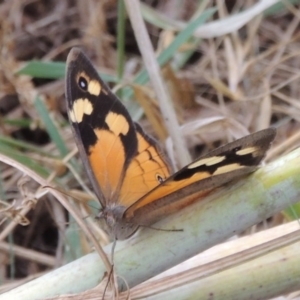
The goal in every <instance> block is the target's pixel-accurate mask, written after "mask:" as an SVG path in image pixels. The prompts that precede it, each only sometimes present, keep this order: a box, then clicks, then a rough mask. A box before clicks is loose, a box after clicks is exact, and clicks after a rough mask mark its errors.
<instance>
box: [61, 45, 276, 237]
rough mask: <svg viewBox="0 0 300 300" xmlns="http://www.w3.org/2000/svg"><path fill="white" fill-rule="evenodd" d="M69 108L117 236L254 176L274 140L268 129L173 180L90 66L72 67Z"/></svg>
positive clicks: (72, 59) (83, 60) (152, 144)
mask: <svg viewBox="0 0 300 300" xmlns="http://www.w3.org/2000/svg"><path fill="white" fill-rule="evenodd" d="M66 98H67V108H68V114H69V118H70V121H71V123H72V128H73V130H74V136H75V139H76V142H77V146H78V149H79V153H80V156H81V159H82V160H83V163H84V165H85V169H86V171H87V174H88V177H89V179H90V180H91V183H92V185H93V189H94V191H95V193H96V196H97V198H98V199H99V201H100V203H101V205H102V209H101V212H100V214H99V216H100V217H102V218H103V219H105V221H106V224H107V226H108V230H109V232H110V234H111V235H112V236H113V237H114V238H116V239H126V238H128V237H130V236H131V235H132V234H133V233H134V232H135V231H136V230H137V229H138V227H139V226H149V225H151V224H152V223H153V222H155V221H157V220H159V219H160V218H162V217H163V216H165V215H168V214H170V213H173V212H176V211H178V210H180V209H182V208H183V207H185V206H187V205H189V204H190V203H191V202H193V201H195V200H196V199H199V198H202V197H204V196H205V195H207V194H208V193H209V192H210V191H211V190H212V189H214V188H216V187H219V186H221V185H223V184H225V183H227V182H229V181H231V180H233V179H236V178H239V177H240V176H242V175H245V174H247V173H250V172H253V171H254V170H255V169H256V168H257V165H258V164H259V162H260V161H261V159H262V158H263V157H264V154H265V152H266V151H267V149H268V148H269V146H270V143H271V141H272V140H273V139H274V136H275V129H271V128H269V129H266V130H263V131H260V132H258V133H255V134H253V135H250V136H247V137H245V138H242V139H240V140H237V141H235V142H233V143H230V144H228V145H225V146H223V147H220V148H218V149H216V150H214V151H212V152H210V153H208V154H207V155H205V156H202V157H201V158H199V159H197V160H196V161H195V162H192V163H191V164H189V165H187V166H186V167H184V168H183V169H181V170H179V171H178V172H176V173H175V174H173V175H171V168H170V166H169V163H168V160H167V159H166V158H165V156H164V155H163V154H162V152H161V150H160V148H159V146H158V144H157V143H156V141H155V140H154V139H152V138H151V137H150V136H148V135H147V134H146V133H145V132H144V131H143V129H142V128H141V127H140V125H138V124H137V123H135V122H133V121H132V119H131V117H130V115H129V113H128V111H127V110H126V108H125V107H124V106H123V104H122V103H121V102H120V100H119V99H118V98H117V97H116V96H115V95H114V94H113V93H112V92H111V91H110V90H109V88H108V87H107V86H106V84H105V83H104V82H103V81H102V80H101V78H100V77H99V75H98V73H97V71H96V70H95V69H94V67H93V66H92V64H91V62H90V61H89V59H88V58H87V57H86V56H85V55H84V54H83V53H82V52H81V51H80V50H79V49H77V48H73V49H72V50H71V52H70V54H69V56H68V60H67V76H66Z"/></svg>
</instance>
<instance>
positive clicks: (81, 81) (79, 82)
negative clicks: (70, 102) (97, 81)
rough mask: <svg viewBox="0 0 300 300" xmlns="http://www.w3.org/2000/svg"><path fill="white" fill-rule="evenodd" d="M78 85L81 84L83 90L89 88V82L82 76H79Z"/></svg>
mask: <svg viewBox="0 0 300 300" xmlns="http://www.w3.org/2000/svg"><path fill="white" fill-rule="evenodd" d="M78 86H79V87H80V88H81V89H82V90H84V91H87V89H88V82H87V80H86V79H85V78H84V77H82V76H80V77H79V78H78Z"/></svg>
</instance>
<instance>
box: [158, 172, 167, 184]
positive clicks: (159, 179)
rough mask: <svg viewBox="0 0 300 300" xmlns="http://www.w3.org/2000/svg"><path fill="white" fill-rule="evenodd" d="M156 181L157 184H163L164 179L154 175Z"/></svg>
mask: <svg viewBox="0 0 300 300" xmlns="http://www.w3.org/2000/svg"><path fill="white" fill-rule="evenodd" d="M156 180H157V181H158V182H159V183H163V182H164V181H165V180H164V178H163V177H162V176H161V175H160V174H156Z"/></svg>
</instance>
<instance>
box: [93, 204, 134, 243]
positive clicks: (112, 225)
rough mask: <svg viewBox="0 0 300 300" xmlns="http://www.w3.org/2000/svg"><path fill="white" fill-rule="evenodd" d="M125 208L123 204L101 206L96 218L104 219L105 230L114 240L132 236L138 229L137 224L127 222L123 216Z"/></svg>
mask: <svg viewBox="0 0 300 300" xmlns="http://www.w3.org/2000/svg"><path fill="white" fill-rule="evenodd" d="M125 210H126V208H125V207H123V206H114V207H105V208H103V209H102V210H101V211H100V213H99V215H98V217H97V218H98V219H100V220H101V219H103V220H105V224H106V227H107V231H108V232H109V234H110V235H111V236H113V237H114V238H115V239H116V240H125V239H127V238H129V237H130V236H132V235H133V234H134V233H135V232H136V231H137V229H138V227H139V226H138V225H135V224H133V223H127V222H126V221H125V219H124V218H123V215H124V212H125Z"/></svg>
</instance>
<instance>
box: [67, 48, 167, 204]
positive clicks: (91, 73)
mask: <svg viewBox="0 0 300 300" xmlns="http://www.w3.org/2000/svg"><path fill="white" fill-rule="evenodd" d="M66 98H67V103H68V114H69V118H70V120H71V123H72V125H73V128H74V131H75V137H76V141H77V146H78V149H79V152H80V156H81V158H82V160H83V162H84V164H85V168H86V171H87V173H88V176H89V178H90V180H91V182H92V184H93V188H94V190H95V192H96V194H97V197H98V198H99V200H100V202H101V203H102V206H103V207H107V206H113V205H115V204H118V205H122V206H124V207H128V206H129V205H131V204H132V203H134V202H135V201H136V200H137V199H139V198H140V197H141V196H142V195H144V194H145V193H147V192H149V191H150V190H151V189H153V188H154V187H155V186H157V185H158V184H159V181H158V180H157V174H159V176H161V178H163V179H165V178H167V177H168V176H169V168H168V164H167V162H166V161H165V160H164V159H163V158H162V156H161V155H160V151H159V149H158V147H157V145H156V143H155V141H154V140H153V139H151V138H150V137H148V136H147V135H146V134H145V133H144V132H143V131H142V129H141V128H140V127H139V126H138V125H137V124H135V123H134V122H133V121H132V119H131V118H130V116H129V113H128V111H127V110H126V108H125V107H124V106H123V105H122V103H121V102H120V100H119V99H118V98H117V97H116V96H115V95H114V94H113V93H112V92H111V91H110V90H109V88H108V87H107V86H106V84H105V83H104V82H103V81H102V80H101V78H100V77H99V75H98V73H97V71H96V70H95V69H94V67H93V65H92V64H91V62H90V61H89V59H88V58H87V57H86V56H85V55H84V54H83V53H82V52H81V51H80V50H79V49H77V48H73V49H72V50H71V52H70V54H69V56H68V60H67V76H66ZM145 170H146V171H145Z"/></svg>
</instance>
